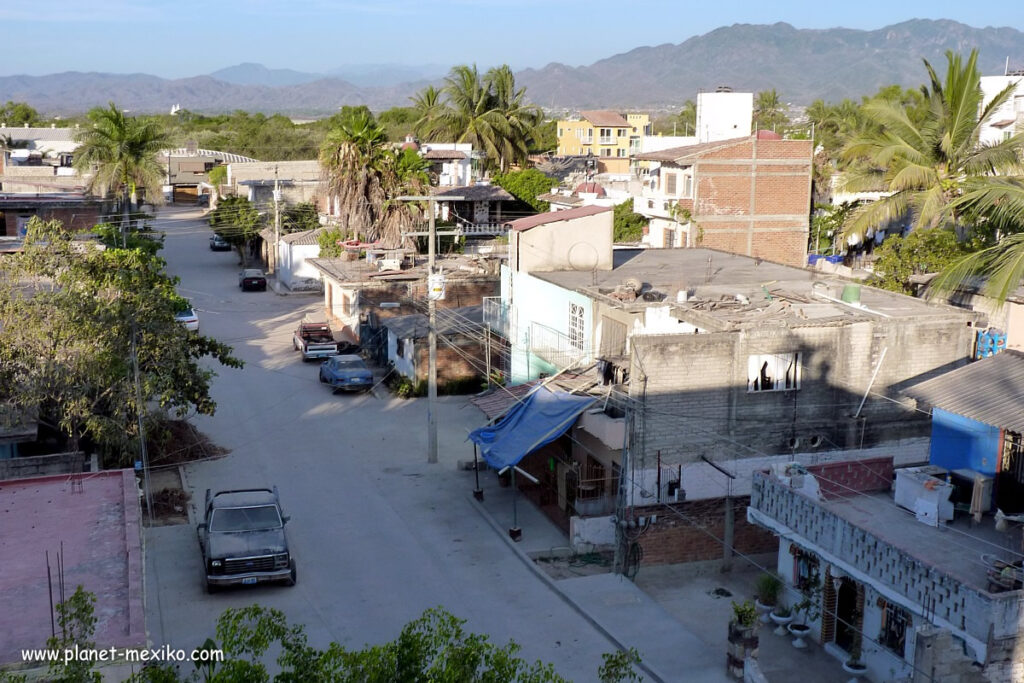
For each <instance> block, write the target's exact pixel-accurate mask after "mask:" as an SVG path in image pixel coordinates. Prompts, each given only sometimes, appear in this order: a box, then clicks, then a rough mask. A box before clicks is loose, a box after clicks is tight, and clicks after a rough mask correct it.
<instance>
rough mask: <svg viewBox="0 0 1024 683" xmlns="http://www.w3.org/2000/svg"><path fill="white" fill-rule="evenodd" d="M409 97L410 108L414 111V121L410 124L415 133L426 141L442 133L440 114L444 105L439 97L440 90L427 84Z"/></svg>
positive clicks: (443, 109) (442, 112)
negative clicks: (410, 101)
mask: <svg viewBox="0 0 1024 683" xmlns="http://www.w3.org/2000/svg"><path fill="white" fill-rule="evenodd" d="M409 99H410V100H412V108H413V109H414V110H415V111H416V121H415V123H413V124H412V125H413V131H414V132H415V133H416V135H418V136H420V137H421V138H422V139H424V140H428V141H431V140H435V139H437V136H438V135H443V125H442V115H443V114H444V111H445V105H444V101H443V100H442V99H441V91H440V90H438V89H437V88H435V87H434V86H432V85H428V86H427V87H426V88H424V89H423V90H421V91H419V92H418V93H416V94H415V95H413V96H412V97H410V98H409Z"/></svg>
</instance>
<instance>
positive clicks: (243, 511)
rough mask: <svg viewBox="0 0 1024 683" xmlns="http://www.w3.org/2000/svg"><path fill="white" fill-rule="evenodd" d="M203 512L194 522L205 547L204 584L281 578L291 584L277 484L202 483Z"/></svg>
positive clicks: (213, 586) (292, 562)
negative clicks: (214, 488) (223, 486)
mask: <svg viewBox="0 0 1024 683" xmlns="http://www.w3.org/2000/svg"><path fill="white" fill-rule="evenodd" d="M205 510H206V512H205V514H204V516H203V522H202V523H201V524H200V525H199V526H198V527H197V528H196V534H197V535H198V537H199V548H200V550H201V551H202V553H203V567H204V568H205V569H204V574H205V575H206V590H207V591H208V592H211V593H212V592H214V591H215V590H217V589H218V588H220V587H221V586H231V585H236V584H240V585H250V584H255V583H264V582H268V581H279V582H281V583H284V584H285V585H288V586H294V585H295V582H296V580H297V575H296V573H295V558H293V557H292V555H291V553H290V552H289V550H288V537H287V536H286V535H285V533H284V525H285V524H286V523H287V522H288V518H287V517H285V516H284V515H283V514H282V513H281V502H280V499H279V497H278V494H277V487H276V486H275V487H274V488H273V489H266V488H264V489H238V490H234V491H218V492H217V493H215V494H212V495H211V493H210V489H206V508H205Z"/></svg>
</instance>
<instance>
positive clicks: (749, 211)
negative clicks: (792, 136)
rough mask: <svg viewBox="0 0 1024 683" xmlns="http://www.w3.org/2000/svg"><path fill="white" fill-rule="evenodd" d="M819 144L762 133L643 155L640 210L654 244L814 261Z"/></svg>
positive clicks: (798, 263) (801, 262)
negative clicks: (812, 219) (811, 234)
mask: <svg viewBox="0 0 1024 683" xmlns="http://www.w3.org/2000/svg"><path fill="white" fill-rule="evenodd" d="M812 151H813V143H812V142H811V141H810V140H784V139H782V138H781V137H780V136H779V135H777V134H776V133H772V132H769V131H758V132H757V133H756V134H755V135H752V136H749V137H742V138H733V139H731V140H720V141H715V142H706V143H701V144H695V145H689V146H686V147H675V148H671V149H666V150H662V151H658V152H648V153H645V154H640V155H637V159H638V160H640V161H641V162H647V165H648V168H647V170H646V174H644V175H642V176H641V179H642V183H641V188H642V189H641V191H640V194H639V195H638V196H635V197H634V202H633V206H634V210H635V211H636V212H637V213H640V214H643V215H644V216H646V217H648V218H649V219H650V226H649V233H648V235H647V236H646V238H645V241H646V242H647V243H648V244H650V245H651V246H654V247H664V248H669V247H708V248H711V249H720V250H722V251H728V252H731V253H733V254H742V255H744V256H752V257H755V258H761V259H764V260H767V261H774V262H776V263H784V264H787V265H791V266H803V265H805V263H806V262H807V235H808V230H809V216H810V211H811V168H812Z"/></svg>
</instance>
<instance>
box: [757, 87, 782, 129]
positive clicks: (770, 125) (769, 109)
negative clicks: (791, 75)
mask: <svg viewBox="0 0 1024 683" xmlns="http://www.w3.org/2000/svg"><path fill="white" fill-rule="evenodd" d="M783 109H784V107H783V105H782V99H781V98H780V97H779V93H778V92H776V91H775V88H772V89H771V90H762V91H761V92H759V93H757V96H756V97H755V98H754V126H755V128H759V129H763V130H775V129H776V128H780V127H782V126H784V125H786V124H787V123H789V119H788V118H787V117H786V113H785V112H784V111H783Z"/></svg>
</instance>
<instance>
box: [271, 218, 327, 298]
mask: <svg viewBox="0 0 1024 683" xmlns="http://www.w3.org/2000/svg"><path fill="white" fill-rule="evenodd" d="M324 230H325V228H317V229H316V230H306V231H303V232H293V233H290V234H287V235H282V236H281V239H280V240H279V241H278V243H277V279H278V282H281V283H282V284H284V285H285V286H286V287H288V289H290V290H292V291H303V290H305V291H317V290H319V289H321V288H322V287H323V282H322V281H321V278H320V271H319V270H317V269H316V268H314V267H313V266H312V265H311V264H310V263H309V262H308V259H314V258H318V257H319V256H320V242H319V240H318V237H319V236H320V233H322V232H323V231H324Z"/></svg>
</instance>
